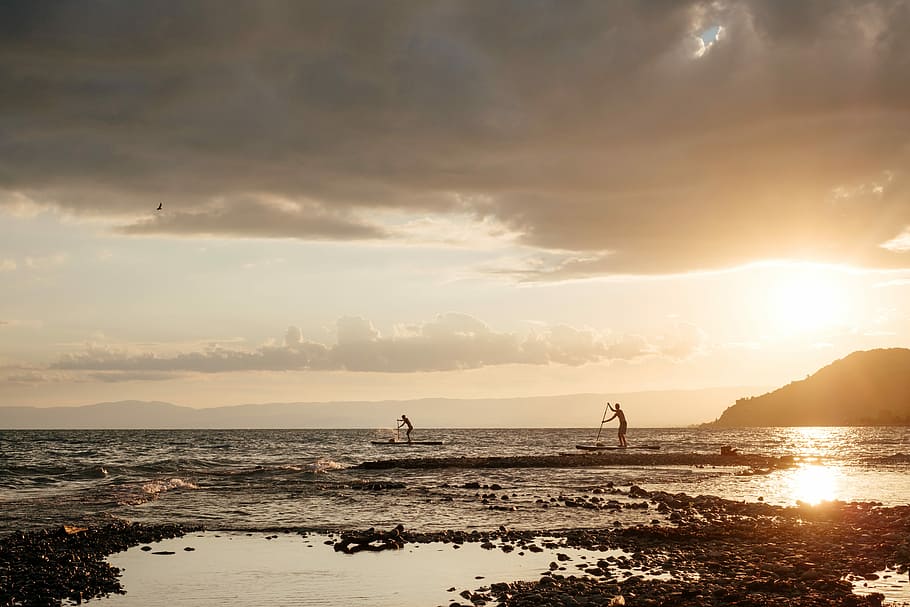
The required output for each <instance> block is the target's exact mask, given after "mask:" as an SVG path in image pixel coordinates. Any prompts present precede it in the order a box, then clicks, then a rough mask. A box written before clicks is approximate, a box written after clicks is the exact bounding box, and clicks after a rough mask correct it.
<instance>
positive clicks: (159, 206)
mask: <svg viewBox="0 0 910 607" xmlns="http://www.w3.org/2000/svg"><path fill="white" fill-rule="evenodd" d="M161 205H162V203H160V202H159V203H158V208H157V209H155V210H156V211H160V210H161Z"/></svg>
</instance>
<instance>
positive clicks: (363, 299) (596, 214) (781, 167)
mask: <svg viewBox="0 0 910 607" xmlns="http://www.w3.org/2000/svg"><path fill="white" fill-rule="evenodd" d="M908 30H910V2H907V1H899V0H893V1H892V0H881V1H862V0H860V1H854V0H850V1H837V0H831V1H827V0H826V1H822V0H818V1H814V0H806V1H804V2H790V1H764V2H759V1H745V0H729V1H727V0H716V1H712V2H690V1H683V0H680V1H672V2H640V3H638V2H619V1H616V2H602V1H596V2H584V1H579V2H569V3H567V2H562V1H555V0H554V1H546V0H534V1H520V2H519V1H515V2H508V1H496V2H456V1H432V0H419V1H414V2H408V1H401V2H370V1H358V2H350V1H346V0H332V1H325V2H320V1H316V2H307V3H301V2H291V1H289V2H281V1H271V2H245V1H241V0H238V1H235V2H230V3H223V2H220V1H214V0H213V1H210V2H209V1H190V2H182V1H181V2H176V1H175V2H167V1H164V2H149V3H140V2H115V1H110V0H105V1H80V2H68V1H60V2H31V1H21V2H20V1H12V2H4V3H2V4H0V405H36V406H50V405H77V404H88V403H93V402H100V401H111V400H121V399H142V400H165V401H169V402H173V403H176V404H182V405H189V406H195V407H207V406H216V405H231V404H241V403H257V402H305V401H335V400H386V399H411V398H423V397H438V396H442V397H454V398H493V397H513V396H532V395H549V394H570V393H582V392H597V393H606V394H609V393H611V392H629V391H638V390H664V389H667V390H669V389H699V388H707V387H719V386H772V387H773V386H779V385H784V384H786V383H789V382H790V381H793V380H796V379H802V378H803V377H805V376H806V375H807V374H809V373H812V372H814V371H816V370H817V369H819V368H820V367H822V366H824V365H826V364H828V363H830V362H832V361H834V360H836V359H838V358H841V357H843V356H845V355H847V354H849V353H850V352H852V351H855V350H866V349H871V348H883V347H906V346H908V344H910V173H908V171H910V105H908V100H910V78H907V77H906V75H907V74H908V73H910V37H907V36H906V32H907V31H908ZM159 205H160V206H161V209H160V210H158V206H159ZM747 395H748V394H744V396H747Z"/></svg>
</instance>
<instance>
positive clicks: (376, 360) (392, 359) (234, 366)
mask: <svg viewBox="0 0 910 607" xmlns="http://www.w3.org/2000/svg"><path fill="white" fill-rule="evenodd" d="M703 341H704V338H703V335H702V333H701V331H699V330H698V329H696V328H695V327H691V326H688V325H679V326H677V327H675V328H673V330H672V331H670V332H668V333H667V334H666V335H661V336H659V337H657V338H654V339H652V340H647V339H645V338H644V337H640V336H631V335H629V336H621V337H619V338H609V337H608V336H603V335H599V334H596V333H594V332H592V331H587V330H581V329H576V328H574V327H569V326H566V325H559V326H555V327H550V328H547V329H545V330H541V331H538V332H534V333H530V334H528V335H525V336H520V335H517V334H514V333H505V332H499V331H494V330H493V329H491V328H490V327H489V326H487V325H486V324H484V323H483V322H481V321H479V320H477V319H476V318H473V317H471V316H468V315H465V314H456V313H449V314H440V315H439V316H437V317H436V318H435V319H434V320H432V321H429V322H424V323H415V324H411V325H406V326H402V327H399V329H398V331H397V332H396V333H395V334H392V335H387V336H384V335H381V334H380V332H379V331H377V330H376V329H375V328H374V327H373V325H372V324H371V323H370V322H369V321H368V320H366V319H363V318H359V317H344V318H341V319H339V320H338V323H337V342H336V343H335V344H334V345H325V344H320V343H316V342H312V341H308V340H306V339H304V338H303V335H302V334H301V332H300V330H299V329H298V328H296V327H289V328H288V330H287V333H286V334H285V337H284V341H283V343H281V344H268V345H264V346H261V347H259V348H255V349H252V350H242V349H227V348H223V347H213V348H208V349H205V350H201V351H196V352H187V353H180V354H174V355H160V354H155V353H151V352H143V353H136V352H127V351H124V350H120V349H116V348H109V347H105V346H97V345H96V346H92V347H89V348H87V349H86V350H84V351H82V352H78V353H74V354H67V355H64V356H62V357H61V358H60V359H59V360H58V361H57V362H56V363H54V364H53V365H51V369H54V370H58V371H61V370H62V371H90V372H92V373H91V374H90V377H92V378H94V379H96V380H100V381H106V382H110V381H129V380H133V379H136V378H137V377H139V376H141V375H142V374H150V375H151V376H154V377H158V376H160V377H162V378H168V377H170V375H168V374H171V373H225V372H236V371H326V370H346V371H358V372H382V373H414V372H429V371H454V370H459V369H479V368H482V367H489V366H496V365H508V364H525V365H569V366H580V365H585V364H589V363H597V362H609V361H612V360H635V359H638V358H641V357H644V356H663V357H667V358H673V359H682V358H686V357H688V356H690V355H692V354H694V353H696V352H697V351H699V349H700V348H701V345H702V343H703Z"/></svg>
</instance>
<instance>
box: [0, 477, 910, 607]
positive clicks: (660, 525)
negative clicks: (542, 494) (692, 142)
mask: <svg viewBox="0 0 910 607" xmlns="http://www.w3.org/2000/svg"><path fill="white" fill-rule="evenodd" d="M628 496H629V497H630V498H633V499H635V500H641V502H642V503H645V504H647V507H648V509H649V510H650V511H652V512H655V514H657V513H660V516H661V519H662V520H658V519H656V518H655V519H654V520H653V521H652V522H651V524H639V525H635V526H622V525H619V524H616V523H614V524H612V525H610V526H607V527H604V526H603V522H602V520H603V519H602V518H599V519H597V520H598V522H599V526H597V527H592V528H584V529H540V530H533V531H529V530H520V531H519V530H511V529H508V528H506V527H500V528H499V529H495V530H489V531H477V530H474V531H464V530H449V531H441V532H420V531H411V530H408V529H407V528H406V526H405V525H399V526H397V527H395V528H393V529H390V530H385V531H377V530H375V529H368V530H365V531H344V532H340V533H338V532H334V533H332V532H329V533H330V534H331V537H332V539H331V540H327V542H330V543H332V544H334V548H335V549H336V550H337V551H339V552H345V553H348V554H353V553H356V552H359V551H360V550H371V551H373V550H384V549H389V550H394V549H400V548H402V547H404V546H405V545H407V544H409V543H422V544H426V543H433V542H441V543H444V544H448V545H450V546H451V547H452V549H458V548H459V547H461V546H462V545H463V544H465V543H468V542H477V543H479V544H480V546H481V547H482V548H485V549H488V550H501V551H503V552H506V553H514V555H515V558H520V557H521V556H523V555H524V554H526V553H531V552H541V551H543V550H545V549H547V550H551V551H553V550H555V551H556V552H555V553H556V555H557V557H558V558H557V559H555V560H554V561H553V562H552V563H551V564H550V567H549V570H548V571H545V572H542V575H541V576H540V579H538V580H537V581H532V582H515V581H513V580H499V581H495V582H494V583H492V584H489V585H486V586H482V587H479V588H465V589H454V588H453V589H451V590H452V591H453V592H455V593H457V596H454V595H453V598H454V599H455V600H453V601H452V602H451V603H450V607H458V606H475V605H485V604H496V603H499V604H502V605H506V606H514V607H524V606H531V605H533V606H537V607H569V606H572V607H578V606H582V605H590V606H595V605H623V604H625V605H640V606H648V607H657V606H661V605H674V606H675V605H706V606H717V607H720V606H722V605H723V606H727V605H738V606H750V607H770V606H771V605H774V606H780V605H808V606H812V607H828V606H834V605H839V606H849V607H869V606H877V605H882V603H883V596H882V595H881V594H877V593H870V594H868V595H865V596H860V595H857V594H854V592H853V581H854V580H859V581H860V583H861V581H862V580H863V579H866V580H870V581H871V580H874V579H875V577H876V575H877V573H876V572H881V571H883V570H886V569H891V570H893V571H895V572H896V573H895V575H902V576H906V575H907V571H908V566H910V506H900V507H888V508H885V507H881V506H880V505H879V504H876V503H874V502H863V503H857V502H851V503H843V502H827V503H822V504H820V505H816V506H811V505H807V504H801V505H799V506H795V507H784V506H775V505H770V504H765V503H762V502H753V503H747V502H738V501H732V500H726V499H722V498H718V497H713V496H694V497H693V496H689V495H686V494H670V493H666V492H663V491H646V490H644V489H642V488H640V487H637V486H632V487H630V489H629V491H628ZM594 498H599V496H597V495H592V496H591V497H589V498H588V499H594ZM579 499H580V498H579ZM596 512H597V510H593V509H592V518H593V517H595V516H597V515H596ZM192 530H193V529H192V528H189V527H181V526H177V525H164V526H160V525H158V526H147V525H139V524H130V523H121V522H117V523H112V524H109V525H104V526H101V527H95V528H89V529H82V528H60V529H53V530H45V531H39V532H30V533H22V532H17V533H13V534H10V535H8V536H6V537H3V538H0V605H4V606H12V605H60V604H62V603H63V601H72V602H76V603H79V602H81V601H85V600H88V599H91V598H96V597H101V596H105V595H108V594H112V593H122V592H123V591H124V590H123V588H122V587H121V585H120V583H119V579H118V578H119V573H120V572H119V571H118V570H117V569H116V568H114V567H111V566H110V565H109V564H108V563H107V562H106V561H105V560H104V559H105V557H106V556H107V555H109V554H113V553H115V552H119V551H121V550H125V549H126V548H129V547H131V546H135V545H139V544H143V543H150V542H155V541H158V540H161V539H165V538H170V537H179V536H182V535H183V534H184V533H186V532H188V531H192ZM296 531H297V532H299V533H301V534H302V535H309V534H311V533H317V532H316V531H315V530H303V529H298V530H296ZM319 533H324V532H322V531H320V532H319ZM542 538H546V539H542ZM560 548H573V549H574V548H578V549H585V550H590V551H595V553H594V555H593V556H590V557H587V558H584V557H576V558H575V559H574V560H573V557H570V556H568V555H565V554H561V553H559V549H560ZM616 550H621V551H622V553H621V554H620V555H619V556H617V554H618V553H616V552H615V551H616ZM597 552H603V557H602V558H601V557H598V556H596V554H597ZM354 558H360V557H354ZM579 559H582V560H579ZM459 590H460V592H459Z"/></svg>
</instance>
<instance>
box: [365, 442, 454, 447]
mask: <svg viewBox="0 0 910 607" xmlns="http://www.w3.org/2000/svg"><path fill="white" fill-rule="evenodd" d="M370 442H371V443H373V444H374V445H398V446H401V445H404V446H405V447H407V446H408V445H441V444H442V441H441V440H412V441H411V442H408V441H406V440H374V441H370Z"/></svg>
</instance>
